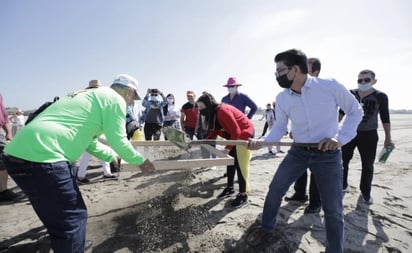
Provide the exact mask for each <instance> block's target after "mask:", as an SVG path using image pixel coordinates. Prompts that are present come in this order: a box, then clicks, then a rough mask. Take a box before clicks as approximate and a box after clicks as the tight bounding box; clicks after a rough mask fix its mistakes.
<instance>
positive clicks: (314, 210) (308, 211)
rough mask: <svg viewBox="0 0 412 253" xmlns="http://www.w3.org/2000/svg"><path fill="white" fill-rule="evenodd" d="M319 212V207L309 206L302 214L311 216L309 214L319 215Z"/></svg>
mask: <svg viewBox="0 0 412 253" xmlns="http://www.w3.org/2000/svg"><path fill="white" fill-rule="evenodd" d="M319 212H320V206H310V205H308V206H307V207H306V208H305V211H304V212H303V213H304V214H311V213H319Z"/></svg>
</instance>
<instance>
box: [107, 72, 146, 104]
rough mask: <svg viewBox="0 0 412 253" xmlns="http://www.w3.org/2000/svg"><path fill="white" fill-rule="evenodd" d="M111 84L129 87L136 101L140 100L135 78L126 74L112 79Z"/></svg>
mask: <svg viewBox="0 0 412 253" xmlns="http://www.w3.org/2000/svg"><path fill="white" fill-rule="evenodd" d="M113 84H121V85H124V86H127V87H130V88H132V89H133V90H134V92H135V93H136V94H135V95H136V100H140V96H139V94H138V93H137V88H138V87H139V83H138V82H137V80H136V78H134V77H133V76H131V75H128V74H119V75H117V76H116V77H115V78H114V81H113Z"/></svg>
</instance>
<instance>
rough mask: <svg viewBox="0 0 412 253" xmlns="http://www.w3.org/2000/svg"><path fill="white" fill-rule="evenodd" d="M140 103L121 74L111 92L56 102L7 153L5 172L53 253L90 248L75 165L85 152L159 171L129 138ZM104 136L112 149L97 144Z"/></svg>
mask: <svg viewBox="0 0 412 253" xmlns="http://www.w3.org/2000/svg"><path fill="white" fill-rule="evenodd" d="M137 98H138V94H137V81H136V79H135V78H133V77H131V76H129V75H125V74H122V75H118V76H117V77H116V78H115V80H114V82H113V84H112V85H111V87H110V88H109V87H101V88H99V89H85V90H82V91H78V92H76V93H72V94H69V95H67V96H66V97H64V98H61V99H60V100H58V101H57V102H55V103H53V104H52V105H50V106H49V107H48V108H46V109H45V110H44V111H43V112H42V113H40V114H39V115H37V117H36V118H34V119H33V121H32V122H30V123H29V124H28V125H27V126H26V127H24V128H23V129H21V130H20V131H19V132H18V133H17V134H16V136H15V138H14V139H13V140H12V141H11V142H10V143H9V144H8V145H7V146H6V148H5V149H4V156H3V162H4V164H5V167H6V168H7V171H8V173H9V175H10V176H11V177H12V178H13V179H14V181H15V182H16V184H17V185H18V186H19V187H20V188H21V189H22V191H23V192H24V193H25V194H26V195H27V197H28V198H29V200H30V202H31V204H32V206H33V209H34V211H35V212H36V214H37V216H38V217H39V219H40V220H41V221H42V223H43V224H44V226H45V227H46V228H47V231H48V233H49V235H50V239H51V248H52V249H53V251H54V252H58V253H66V252H67V253H68V252H71V253H74V252H76V253H79V252H84V251H85V250H86V249H87V248H89V247H90V246H91V241H86V223H87V208H86V206H85V203H84V201H83V198H82V195H81V193H80V191H79V188H78V186H77V183H76V175H75V168H74V167H73V166H72V164H73V163H74V162H75V161H76V160H77V159H78V158H79V157H80V155H81V154H82V153H83V152H84V151H87V152H89V153H90V154H92V155H93V156H95V157H97V158H99V159H101V160H104V161H107V162H114V163H116V162H117V155H119V156H120V157H121V158H122V159H124V160H125V161H127V162H128V163H131V164H136V165H139V166H140V169H141V170H142V171H144V172H145V171H149V170H153V169H154V168H153V165H152V163H151V162H150V161H148V160H147V159H146V160H145V158H144V157H143V156H142V155H141V154H139V153H138V152H137V151H135V149H134V148H133V146H132V145H131V144H130V142H129V141H128V140H127V138H126V129H125V123H126V107H127V105H128V104H132V103H133V101H134V100H135V99H137ZM102 134H104V135H105V136H106V139H107V142H108V143H109V145H110V146H111V148H108V147H107V146H105V145H103V144H101V143H99V142H98V141H97V137H98V136H100V135H102ZM28 144H30V145H28ZM117 165H118V164H117Z"/></svg>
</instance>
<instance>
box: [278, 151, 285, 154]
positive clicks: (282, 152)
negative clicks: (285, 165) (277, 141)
mask: <svg viewBox="0 0 412 253" xmlns="http://www.w3.org/2000/svg"><path fill="white" fill-rule="evenodd" d="M277 153H281V154H284V153H285V151H282V150H279V151H278V152H277Z"/></svg>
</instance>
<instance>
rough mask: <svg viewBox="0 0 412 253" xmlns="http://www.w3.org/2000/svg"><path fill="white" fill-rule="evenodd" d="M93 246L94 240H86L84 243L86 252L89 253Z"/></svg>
mask: <svg viewBox="0 0 412 253" xmlns="http://www.w3.org/2000/svg"><path fill="white" fill-rule="evenodd" d="M92 246H93V241H92V240H86V241H85V242H84V251H87V250H89V249H91V248H92Z"/></svg>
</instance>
